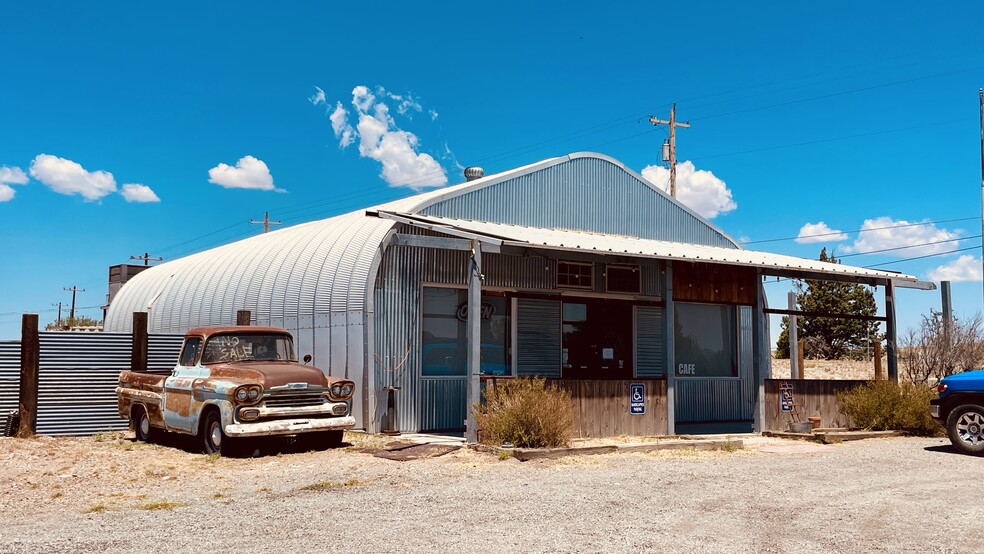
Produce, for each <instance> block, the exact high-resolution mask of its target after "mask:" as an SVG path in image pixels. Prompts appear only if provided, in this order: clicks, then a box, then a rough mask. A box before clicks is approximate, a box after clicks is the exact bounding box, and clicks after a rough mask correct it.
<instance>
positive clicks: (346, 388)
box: [329, 381, 355, 401]
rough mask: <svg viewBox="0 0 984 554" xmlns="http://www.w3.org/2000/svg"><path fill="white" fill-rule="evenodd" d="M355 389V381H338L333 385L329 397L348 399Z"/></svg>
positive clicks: (332, 398)
mask: <svg viewBox="0 0 984 554" xmlns="http://www.w3.org/2000/svg"><path fill="white" fill-rule="evenodd" d="M354 390H355V383H353V382H352V381H338V382H337V383H333V384H332V385H331V389H330V391H329V397H330V399H331V400H336V401H337V400H348V399H349V398H351V396H352V391H354Z"/></svg>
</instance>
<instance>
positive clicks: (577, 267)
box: [557, 262, 594, 289]
mask: <svg viewBox="0 0 984 554" xmlns="http://www.w3.org/2000/svg"><path fill="white" fill-rule="evenodd" d="M593 269H594V264H589V263H576V262H557V286H558V287H568V288H575V289H590V288H592V287H593V286H594V281H593V279H592V270H593Z"/></svg>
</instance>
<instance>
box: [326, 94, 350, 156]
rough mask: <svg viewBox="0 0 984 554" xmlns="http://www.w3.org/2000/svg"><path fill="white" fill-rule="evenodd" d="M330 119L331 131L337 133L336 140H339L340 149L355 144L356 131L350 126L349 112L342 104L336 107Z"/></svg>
mask: <svg viewBox="0 0 984 554" xmlns="http://www.w3.org/2000/svg"><path fill="white" fill-rule="evenodd" d="M328 119H329V120H331V129H332V131H334V132H335V138H337V139H338V146H339V148H346V147H347V146H348V145H350V144H352V143H353V142H355V129H353V128H352V126H351V125H349V122H348V110H346V109H345V107H344V106H342V103H341V102H339V103H338V104H337V105H336V106H335V111H333V112H331V115H330V116H328Z"/></svg>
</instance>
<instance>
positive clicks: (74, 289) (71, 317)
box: [65, 285, 85, 323]
mask: <svg viewBox="0 0 984 554" xmlns="http://www.w3.org/2000/svg"><path fill="white" fill-rule="evenodd" d="M65 290H67V291H71V292H72V309H71V310H69V312H68V319H69V321H72V322H73V323H74V322H75V293H76V292H85V289H80V288H78V287H76V286H75V285H72V288H68V287H65Z"/></svg>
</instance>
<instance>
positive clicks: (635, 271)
mask: <svg viewBox="0 0 984 554" xmlns="http://www.w3.org/2000/svg"><path fill="white" fill-rule="evenodd" d="M640 275H641V273H640V271H639V266H637V265H610V266H607V267H606V268H605V289H606V290H607V291H608V292H628V293H632V294H638V293H639V292H640V291H641V290H642V289H641V288H640V286H639V285H640V283H641V279H640Z"/></svg>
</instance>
